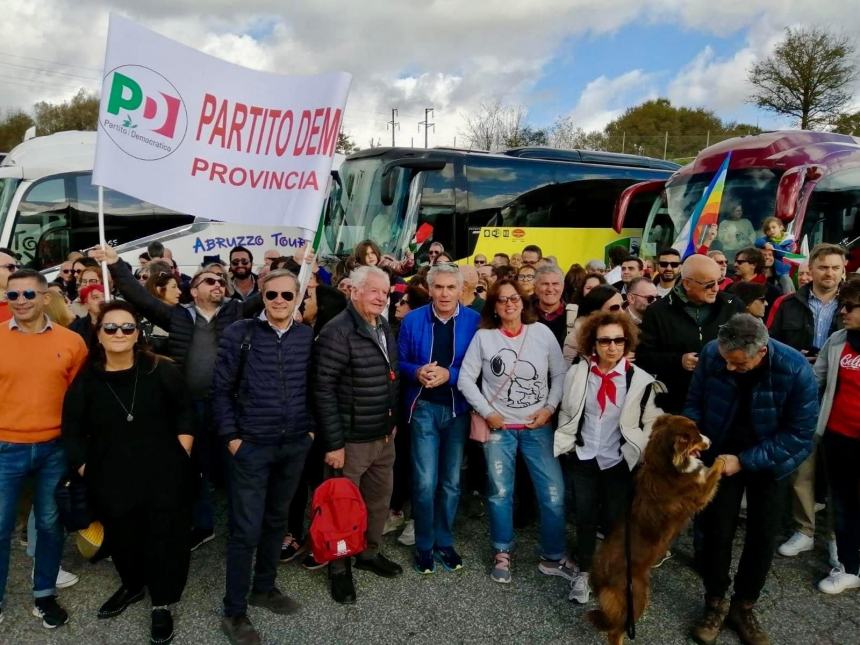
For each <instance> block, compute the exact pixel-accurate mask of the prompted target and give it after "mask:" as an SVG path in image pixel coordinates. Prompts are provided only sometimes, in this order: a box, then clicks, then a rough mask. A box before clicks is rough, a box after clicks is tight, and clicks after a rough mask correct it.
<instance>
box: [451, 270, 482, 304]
mask: <svg viewBox="0 0 860 645" xmlns="http://www.w3.org/2000/svg"><path fill="white" fill-rule="evenodd" d="M457 268H458V269H460V275H461V276H463V291H462V293H461V294H460V304H461V305H463V306H464V307H468V308H469V309H474V310H475V311H477V312H478V313H481V312H482V311H483V310H484V302H485V301H484V299H483V298H481V297H480V296H479V295H478V294H476V293H475V287H477V286H478V271H477V269H475V267H473V266H472V265H471V264H461V265H460V266H459V267H457Z"/></svg>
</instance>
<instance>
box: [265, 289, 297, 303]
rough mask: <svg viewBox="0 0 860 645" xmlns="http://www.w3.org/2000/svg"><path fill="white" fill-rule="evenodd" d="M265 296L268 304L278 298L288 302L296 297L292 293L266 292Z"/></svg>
mask: <svg viewBox="0 0 860 645" xmlns="http://www.w3.org/2000/svg"><path fill="white" fill-rule="evenodd" d="M265 296H266V300H268V301H269V302H271V301H272V300H275V299H276V298H277V297H278V296H281V298H283V299H284V300H286V301H287V302H290V301H292V299H293V298H295V297H296V294H294V293H293V292H292V291H267V292H266V293H265Z"/></svg>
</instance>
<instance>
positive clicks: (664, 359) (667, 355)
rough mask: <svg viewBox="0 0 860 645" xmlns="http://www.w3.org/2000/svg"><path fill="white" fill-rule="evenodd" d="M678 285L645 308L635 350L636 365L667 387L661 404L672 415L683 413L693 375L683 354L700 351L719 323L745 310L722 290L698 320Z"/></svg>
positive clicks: (714, 334) (711, 338) (712, 336)
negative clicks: (686, 307) (682, 357)
mask: <svg viewBox="0 0 860 645" xmlns="http://www.w3.org/2000/svg"><path fill="white" fill-rule="evenodd" d="M678 288H679V287H676V289H673V290H672V291H670V292H669V293H667V294H666V295H665V296H664V297H663V298H660V299H659V300H657V301H656V302H655V303H654V304H653V305H651V306H650V307H648V309H646V310H645V316H644V317H643V318H642V326H641V327H640V340H639V347H638V348H637V349H636V365H638V366H639V367H641V368H642V369H644V370H645V371H647V372H650V373H651V374H653V375H654V376H655V377H656V378H657V379H658V380H660V381H662V382H663V384H664V385H665V386H666V388H667V389H668V392H667V393H666V394H664V395H662V399H661V400H660V401H659V404H660V407H662V408H663V409H664V410H665V411H666V412H669V413H671V414H680V413H681V410H682V408H683V407H684V401H685V400H686V398H687V388H689V386H690V380H691V379H692V377H693V373H692V372H688V371H687V370H685V369H684V368H683V367H681V356H682V355H684V354H687V353H689V352H697V353H698V352H700V351H701V350H702V347H704V346H705V344H706V343H708V342H709V341H712V340H714V339H715V338H716V337H717V330H718V329H719V327H720V325H722V324H723V323H725V322H726V321H727V320H728V319H729V318H731V317H732V316H733V315H735V314H736V313H741V312H742V311H743V310H744V305H743V303H741V301H740V299H739V298H737V297H736V296H734V295H733V294H725V293H719V294H717V300H716V302H714V304H713V305H712V306H711V307H709V308H708V311H707V315H706V316H705V317H704V318H703V319H702V320H701V321H699V322H697V321H695V320H694V319H693V317H692V316H691V315H690V314H689V313H687V311H686V310H685V303H684V301H683V300H681V298H680V296H679V295H678V291H677V289H678Z"/></svg>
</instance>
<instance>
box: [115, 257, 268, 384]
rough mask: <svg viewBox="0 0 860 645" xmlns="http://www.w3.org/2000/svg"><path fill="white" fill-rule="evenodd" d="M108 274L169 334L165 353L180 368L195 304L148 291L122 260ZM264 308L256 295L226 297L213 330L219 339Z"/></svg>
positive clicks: (152, 320) (124, 292)
mask: <svg viewBox="0 0 860 645" xmlns="http://www.w3.org/2000/svg"><path fill="white" fill-rule="evenodd" d="M109 266H110V271H111V275H112V276H113V279H114V282H115V283H116V286H117V289H119V292H120V293H121V294H122V297H123V298H125V299H126V300H127V301H128V302H130V303H131V304H132V305H134V306H135V307H136V308H137V310H138V312H139V313H140V314H141V315H142V316H144V317H146V318H147V320H149V321H150V322H152V323H153V324H155V325H158V326H159V327H161V328H162V329H163V330H165V331H166V332H167V333H168V334H170V338H169V340H168V341H167V355H168V356H170V358H172V359H173V360H174V361H176V364H177V366H178V367H179V368H182V366H183V365H184V363H185V357H186V355H187V354H188V348H189V347H190V346H191V336H192V334H193V333H194V313H192V311H191V309H193V307H194V305H193V304H191V305H168V304H165V303H164V302H162V301H161V300H159V299H158V298H156V297H155V296H153V295H152V294H150V293H149V292H148V291H147V290H146V289H145V288H144V287H143V285H142V284H140V282H138V281H137V280H135V279H134V275H133V274H132V272H131V270H130V269H129V268H128V265H126V264H125V262H115V263H114V264H111V265H109ZM262 309H263V303H262V300H261V299H260V296H259V294H256V295H254V296H252V297H251V298H249V299H248V300H246V301H245V302H242V301H241V300H232V299H230V298H227V297H226V296H225V298H224V302H223V303H222V304H221V308H220V309H219V310H218V313H217V314H216V315H215V333H216V334H217V336H218V337H219V338H220V337H221V334H222V333H223V332H224V330H225V329H227V327H229V326H230V325H232V324H233V323H234V322H236V321H237V320H241V319H242V318H249V317H251V316H254V315H256V314H258V313H260V311H262Z"/></svg>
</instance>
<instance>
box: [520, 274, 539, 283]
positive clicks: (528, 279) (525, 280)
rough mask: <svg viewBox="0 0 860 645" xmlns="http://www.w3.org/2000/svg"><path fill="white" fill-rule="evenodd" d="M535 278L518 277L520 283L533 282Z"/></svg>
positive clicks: (527, 276)
mask: <svg viewBox="0 0 860 645" xmlns="http://www.w3.org/2000/svg"><path fill="white" fill-rule="evenodd" d="M534 279H535V277H534V276H533V275H518V276H517V280H519V281H520V282H533V281H534Z"/></svg>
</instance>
